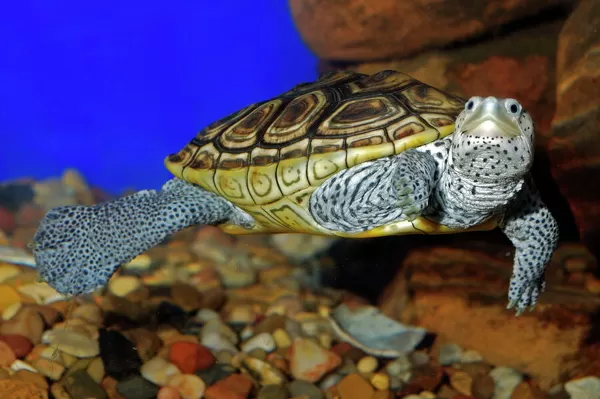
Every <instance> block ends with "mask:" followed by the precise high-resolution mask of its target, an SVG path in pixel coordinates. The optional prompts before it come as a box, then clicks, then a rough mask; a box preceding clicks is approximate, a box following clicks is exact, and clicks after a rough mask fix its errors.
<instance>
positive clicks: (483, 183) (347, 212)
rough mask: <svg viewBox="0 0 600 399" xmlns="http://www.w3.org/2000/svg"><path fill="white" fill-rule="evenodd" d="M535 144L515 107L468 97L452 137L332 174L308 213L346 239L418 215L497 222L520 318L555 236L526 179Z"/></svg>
mask: <svg viewBox="0 0 600 399" xmlns="http://www.w3.org/2000/svg"><path fill="white" fill-rule="evenodd" d="M490 121H493V123H489V122H490ZM533 139H534V138H533V122H532V120H531V117H530V116H529V115H528V114H527V113H526V111H524V110H523V109H522V108H521V106H520V104H518V102H516V101H515V100H512V99H496V98H494V97H489V98H486V99H483V98H481V97H474V98H472V99H471V100H470V101H469V102H467V103H466V105H465V110H464V111H463V112H462V113H461V114H460V115H459V117H458V118H457V123H456V127H455V132H454V134H453V135H452V136H449V137H447V138H444V139H442V140H437V141H435V142H433V143H430V144H427V145H424V146H421V147H419V148H417V149H413V150H407V151H405V152H403V153H401V154H399V155H395V156H392V157H388V158H382V159H377V160H375V161H371V162H367V163H364V164H362V165H359V166H356V167H353V168H350V169H347V170H344V171H342V172H340V173H338V174H336V175H335V176H334V177H333V178H331V179H329V180H328V181H326V182H325V183H324V184H323V185H321V187H319V188H318V189H317V190H316V191H315V192H314V194H313V196H312V198H311V203H310V205H311V208H310V209H311V213H312V215H313V217H314V218H315V219H316V220H317V221H318V222H319V223H320V224H322V225H323V226H325V227H327V228H328V229H331V230H336V231H344V232H357V231H364V230H368V229H372V228H373V227H374V226H380V225H384V224H386V223H390V222H393V221H395V220H398V219H407V220H412V219H414V218H416V217H419V216H425V217H426V218H428V219H429V220H432V221H434V222H436V223H438V224H439V225H444V226H448V227H451V228H456V229H465V228H469V227H471V226H477V225H480V224H482V223H484V222H486V221H488V220H490V219H491V218H493V217H497V218H499V219H500V220H502V222H501V224H500V226H499V227H500V228H501V229H502V230H503V232H504V233H505V235H506V236H507V237H508V238H509V239H510V240H511V242H512V243H513V245H514V246H515V248H516V254H515V260H514V269H513V274H512V277H511V283H510V290H509V293H508V297H509V308H512V307H516V310H517V314H521V313H522V312H523V311H524V310H525V309H526V308H528V307H529V308H533V307H534V306H535V304H536V303H537V300H538V297H539V295H540V293H541V292H542V291H543V290H544V270H545V268H546V265H547V264H548V262H549V261H550V257H551V256H552V253H553V252H554V249H555V248H556V244H557V241H558V236H559V231H558V226H557V223H556V221H555V219H554V218H553V217H552V215H551V214H550V212H549V211H548V209H547V208H546V206H545V205H544V203H543V202H542V200H541V198H540V196H539V193H538V191H537V190H536V189H535V185H534V183H533V180H532V179H531V177H530V175H529V172H530V168H531V165H532V162H533V151H532V148H533Z"/></svg>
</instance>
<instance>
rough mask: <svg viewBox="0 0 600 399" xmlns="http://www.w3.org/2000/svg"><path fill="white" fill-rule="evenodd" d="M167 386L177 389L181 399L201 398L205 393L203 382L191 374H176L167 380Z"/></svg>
mask: <svg viewBox="0 0 600 399" xmlns="http://www.w3.org/2000/svg"><path fill="white" fill-rule="evenodd" d="M167 384H168V385H169V386H171V387H173V388H175V389H177V390H178V391H179V394H180V395H181V398H182V399H197V398H202V397H203V396H204V392H205V391H206V384H205V383H204V381H202V379H201V378H200V377H198V376H197V375H192V374H176V375H174V376H172V377H171V378H170V379H169V381H168V383H167Z"/></svg>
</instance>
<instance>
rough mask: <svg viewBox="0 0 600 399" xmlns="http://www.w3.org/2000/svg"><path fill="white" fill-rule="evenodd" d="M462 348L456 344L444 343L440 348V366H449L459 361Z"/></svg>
mask: <svg viewBox="0 0 600 399" xmlns="http://www.w3.org/2000/svg"><path fill="white" fill-rule="evenodd" d="M462 356H463V349H462V348H461V347H460V345H457V344H445V345H442V347H441V348H440V356H439V362H440V364H441V365H442V366H450V365H451V364H454V363H458V362H460V361H461V359H462Z"/></svg>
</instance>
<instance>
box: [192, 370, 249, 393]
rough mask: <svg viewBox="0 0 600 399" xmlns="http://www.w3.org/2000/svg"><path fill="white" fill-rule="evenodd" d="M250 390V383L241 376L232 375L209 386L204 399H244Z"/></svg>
mask: <svg viewBox="0 0 600 399" xmlns="http://www.w3.org/2000/svg"><path fill="white" fill-rule="evenodd" d="M251 390H252V382H251V381H250V380H249V379H248V378H247V377H246V376H244V375H242V374H232V375H230V376H228V377H226V378H224V379H222V380H220V381H217V382H216V383H215V384H213V385H211V386H209V387H208V388H207V389H206V392H205V394H204V398H205V399H246V398H247V397H248V395H249V394H250V391H251Z"/></svg>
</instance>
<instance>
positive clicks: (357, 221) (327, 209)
mask: <svg viewBox="0 0 600 399" xmlns="http://www.w3.org/2000/svg"><path fill="white" fill-rule="evenodd" d="M436 168H437V164H436V161H435V159H434V158H433V156H432V155H431V154H429V153H426V152H420V151H417V150H414V149H409V150H407V151H405V152H403V153H401V154H399V155H395V156H392V157H388V158H382V159H377V160H374V161H369V162H364V163H361V164H359V165H357V166H354V167H352V168H350V169H344V170H342V171H341V172H339V173H338V174H336V175H334V176H333V177H332V178H330V179H329V180H327V181H325V182H324V183H323V184H322V185H321V186H320V187H319V188H317V189H316V190H315V192H314V193H313V194H312V196H311V199H310V212H311V214H312V216H313V217H314V218H315V220H316V221H317V222H319V223H320V224H321V225H322V226H323V227H325V228H327V229H330V230H333V231H342V232H346V233H354V232H361V231H365V230H370V229H373V228H375V227H378V226H382V225H384V224H387V223H391V222H394V221H398V220H403V219H406V220H411V219H414V218H416V217H417V216H420V215H421V214H422V212H423V210H424V209H425V208H426V207H427V205H428V203H429V198H430V196H431V193H432V191H433V188H434V186H435V172H436Z"/></svg>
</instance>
